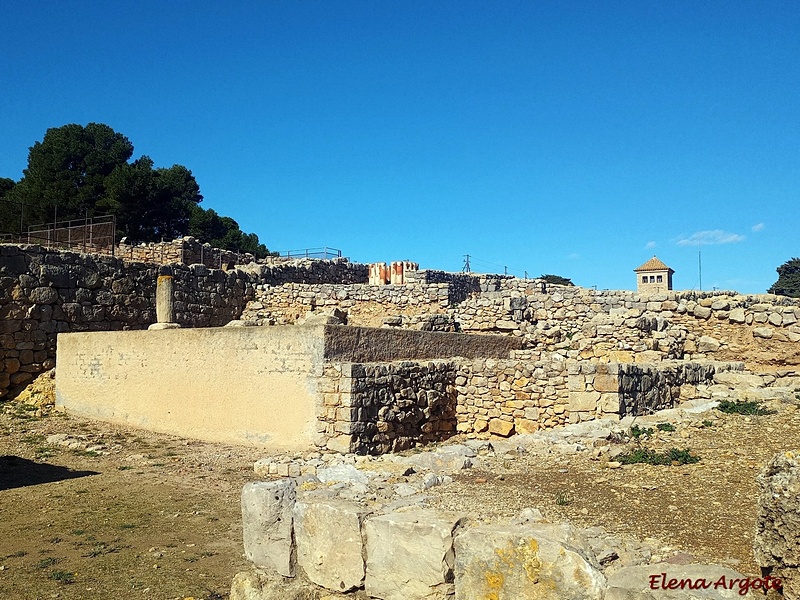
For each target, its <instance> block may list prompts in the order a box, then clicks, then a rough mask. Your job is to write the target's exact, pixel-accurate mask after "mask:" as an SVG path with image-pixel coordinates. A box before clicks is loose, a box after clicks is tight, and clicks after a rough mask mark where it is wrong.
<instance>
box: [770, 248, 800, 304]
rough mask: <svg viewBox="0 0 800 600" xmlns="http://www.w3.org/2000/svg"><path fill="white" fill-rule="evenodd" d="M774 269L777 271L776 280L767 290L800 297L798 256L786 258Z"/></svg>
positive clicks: (772, 292) (781, 294)
mask: <svg viewBox="0 0 800 600" xmlns="http://www.w3.org/2000/svg"><path fill="white" fill-rule="evenodd" d="M775 270H776V271H778V281H776V282H775V283H773V284H772V287H771V288H769V289H768V290H767V292H768V293H770V294H778V295H780V296H791V297H792V298H800V258H792V259H790V260H787V261H786V262H785V263H783V264H782V265H781V266H780V267H778V268H777V269H775Z"/></svg>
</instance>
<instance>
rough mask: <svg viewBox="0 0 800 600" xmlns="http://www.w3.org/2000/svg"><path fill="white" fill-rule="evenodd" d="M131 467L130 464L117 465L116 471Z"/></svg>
mask: <svg viewBox="0 0 800 600" xmlns="http://www.w3.org/2000/svg"><path fill="white" fill-rule="evenodd" d="M132 468H133V467H132V466H130V465H120V466H118V467H117V470H118V471H127V470H129V469H132Z"/></svg>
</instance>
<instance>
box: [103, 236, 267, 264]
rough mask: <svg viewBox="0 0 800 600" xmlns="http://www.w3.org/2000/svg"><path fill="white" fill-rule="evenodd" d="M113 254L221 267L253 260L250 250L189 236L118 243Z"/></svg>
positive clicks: (145, 260) (134, 259) (127, 258)
mask: <svg viewBox="0 0 800 600" xmlns="http://www.w3.org/2000/svg"><path fill="white" fill-rule="evenodd" d="M114 255H115V256H116V257H117V258H121V259H122V260H125V261H127V262H143V263H151V264H158V265H173V264H184V265H194V264H200V265H204V266H206V267H208V268H210V269H224V270H228V269H230V268H233V267H234V266H235V265H246V264H249V263H252V262H254V261H255V257H254V256H253V255H252V254H248V253H243V252H233V251H231V250H224V249H221V248H213V247H212V246H211V244H203V243H201V242H200V241H198V240H196V239H195V238H193V237H191V236H186V237H183V238H179V239H177V240H172V241H170V242H148V243H141V244H118V245H117V246H116V248H115V249H114Z"/></svg>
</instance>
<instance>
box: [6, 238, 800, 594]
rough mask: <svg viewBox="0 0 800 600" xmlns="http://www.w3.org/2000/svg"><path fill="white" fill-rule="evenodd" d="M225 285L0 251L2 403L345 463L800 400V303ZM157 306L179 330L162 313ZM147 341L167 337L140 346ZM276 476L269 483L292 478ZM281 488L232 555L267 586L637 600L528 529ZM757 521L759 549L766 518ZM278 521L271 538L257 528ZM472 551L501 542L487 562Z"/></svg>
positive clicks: (254, 506)
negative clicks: (335, 525) (46, 394)
mask: <svg viewBox="0 0 800 600" xmlns="http://www.w3.org/2000/svg"><path fill="white" fill-rule="evenodd" d="M224 266H225V267H226V269H210V268H208V267H207V266H205V265H203V264H190V265H186V264H181V263H175V264H172V265H171V266H170V270H171V272H170V273H169V274H166V273H164V272H162V271H161V268H162V267H161V266H160V265H159V264H155V263H150V262H133V261H129V260H126V259H125V258H119V257H95V256H90V255H83V254H76V253H70V252H56V251H51V250H46V249H43V248H40V247H37V246H0V290H1V291H2V295H0V316H1V317H2V320H0V348H1V349H2V350H0V352H2V354H0V368H1V369H2V370H0V397H2V396H8V395H13V394H14V393H15V392H16V391H17V390H19V389H20V388H21V387H23V386H24V385H25V384H27V383H28V382H30V381H31V380H32V379H33V378H34V377H35V376H36V375H37V374H39V373H41V372H43V371H46V370H49V369H51V368H53V367H54V366H57V368H56V387H57V397H58V404H59V405H60V406H61V407H62V408H63V409H65V410H67V411H72V412H74V413H76V414H82V415H86V416H91V417H93V418H98V419H106V420H109V421H113V422H125V423H128V424H132V425H135V426H139V427H146V428H150V429H154V430H159V431H165V432H169V433H175V434H178V435H182V436H187V437H196V438H199V439H207V440H214V441H235V442H237V443H246V444H252V445H259V446H263V447H265V448H273V449H295V450H299V449H302V450H307V451H312V452H321V453H333V452H339V453H352V454H353V455H356V456H357V455H382V454H386V453H391V452H395V451H399V450H404V449H409V448H411V447H414V446H418V445H424V444H427V443H431V442H438V441H443V440H446V439H448V438H450V437H452V436H454V435H457V434H458V435H461V436H463V438H464V439H466V440H474V441H476V442H480V441H481V440H486V439H494V440H502V439H506V438H509V437H511V436H514V435H515V434H519V435H520V439H522V438H524V437H525V436H531V435H536V434H539V433H541V432H546V431H549V430H551V429H553V428H555V427H558V426H571V427H584V426H585V427H594V426H595V424H597V426H601V427H606V426H611V425H612V424H614V423H619V422H620V419H624V418H631V417H634V416H638V415H647V414H652V413H653V412H655V411H658V410H662V409H674V408H675V407H681V406H690V405H691V404H692V403H696V402H707V401H709V400H711V399H712V398H711V395H712V393H711V392H710V391H709V390H710V389H711V384H712V383H716V384H718V383H719V382H720V381H724V380H725V378H728V379H729V380H731V381H733V380H734V379H737V378H744V379H746V378H747V377H749V376H751V375H750V373H751V372H758V371H760V370H762V369H763V368H764V367H765V366H766V365H769V366H770V369H769V373H768V374H765V375H764V376H763V377H761V376H759V377H758V379H759V380H760V381H761V382H762V383H764V385H765V386H766V393H775V394H778V393H780V392H779V390H781V389H788V387H790V386H794V385H796V382H797V372H796V371H795V365H797V364H798V361H800V353H799V352H798V350H800V345H798V342H800V325H798V319H799V318H800V302H798V301H797V300H794V299H790V298H785V297H778V296H771V295H740V294H736V293H734V292H725V291H713V292H695V291H683V292H681V291H672V290H664V291H661V290H658V291H656V292H654V293H644V292H639V291H637V292H633V291H609V290H594V289H584V288H579V287H572V286H557V285H550V284H547V283H546V282H544V281H540V280H520V279H517V278H513V277H507V276H499V275H473V274H468V273H445V272H441V271H429V270H420V269H419V268H418V266H417V265H416V264H414V263H409V262H400V263H392V265H391V266H390V267H386V266H385V265H380V264H379V265H377V266H375V265H373V266H368V265H360V264H355V263H350V262H348V261H347V260H346V259H338V260H333V261H314V260H301V261H287V262H283V263H279V264H259V263H257V262H253V261H251V262H249V264H247V265H241V266H232V265H230V264H227V265H224ZM647 276H648V284H649V283H650V282H649V277H650V275H649V274H648V275H647ZM159 281H160V285H159ZM654 283H658V282H654ZM662 283H664V281H663V279H662ZM159 298H161V302H159ZM165 298H167V299H169V300H171V310H167V311H166V312H165V313H164V314H160V312H161V311H160V310H159V306H162V307H163V303H164V299H165ZM157 322H163V323H174V324H176V325H180V328H172V329H166V330H162V331H145V330H146V329H147V328H149V327H150V326H152V325H153V324H155V323H157ZM345 322H346V323H347V324H346V325H345V324H343V323H345ZM224 325H230V326H229V327H223V326H224ZM155 329H161V328H160V327H156V328H155ZM776 364H777V365H779V368H775V365H776ZM760 389H761V388H760ZM762 391H763V390H762ZM759 393H762V392H759ZM465 452H466V451H465ZM450 458H452V457H450ZM461 459H462V460H463V459H464V456H461ZM456 460H458V456H456ZM273 466H275V471H273V470H272V467H273ZM278 467H279V465H274V464H270V465H269V466H268V467H265V469H266V471H265V474H268V475H284V476H288V475H294V476H298V475H301V474H303V473H302V470H301V467H296V468H295V470H294V471H293V468H292V467H291V466H288V467H287V468H286V469H285V471H284V470H283V468H282V467H281V468H280V470H279V469H278ZM308 474H309V475H311V473H308ZM434 475H435V474H434ZM314 476H315V477H318V476H319V473H318V472H317V473H315V474H314ZM340 476H341V475H340ZM436 476H437V477H438V476H439V475H436ZM353 477H357V476H356V475H353ZM765 485H767V484H765ZM295 486H296V484H295V483H294V482H292V481H291V480H289V479H287V480H280V481H274V482H268V483H263V482H262V483H259V484H253V486H252V487H251V488H246V490H245V494H244V495H243V509H244V514H245V549H246V552H247V553H248V556H250V557H251V559H252V560H253V561H254V562H255V563H256V564H257V565H259V566H260V568H261V569H262V570H266V571H265V572H272V574H273V575H276V576H277V575H280V576H281V577H288V576H290V575H292V574H294V569H298V567H299V569H300V570H301V571H302V573H304V574H305V576H307V577H308V578H309V579H310V580H311V581H312V582H315V583H316V584H317V585H319V586H322V587H325V588H328V589H330V590H332V591H333V590H335V591H337V592H341V591H345V590H348V589H362V588H363V589H364V590H365V593H367V594H368V595H371V596H373V597H377V598H416V597H419V598H439V597H441V598H445V597H449V595H450V594H451V593H452V592H453V591H454V590H455V594H456V597H457V598H459V597H460V598H471V597H493V596H491V595H492V594H495V596H496V597H498V598H499V597H509V598H510V597H522V596H519V595H517V596H514V595H513V594H514V593H515V592H513V591H509V590H513V589H515V588H509V587H504V585H505V583H502V582H508V585H512V583H510V582H514V581H517V582H521V583H519V585H523V583H524V579H525V577H528V576H530V573H531V572H532V571H531V569H532V568H533V566H532V565H534V563H535V564H538V565H539V566H538V567H536V569H540V568H545V567H544V565H547V567H546V568H547V569H549V570H548V571H547V573H548V575H547V577H545V578H544V579H542V581H547V582H550V583H548V586H550V587H549V588H548V589H550V590H551V592H552V593H550V595H543V596H541V597H547V598H550V597H552V598H556V597H559V598H583V597H586V598H595V597H597V598H599V597H602V596H603V595H604V594H605V598H606V600H610V599H611V598H620V599H621V598H628V599H630V598H641V599H645V598H650V596H647V595H646V594H645V595H643V594H644V592H642V593H641V594H639V595H635V594H634V595H631V594H633V592H631V590H630V588H629V586H628V587H626V585H623V584H622V583H619V584H614V585H611V583H612V580H611V579H610V578H607V577H606V576H605V575H603V574H602V572H601V570H600V569H599V568H598V565H597V564H596V562H593V561H596V557H595V558H594V559H593V558H592V554H591V553H590V552H588V551H587V550H586V547H585V545H582V542H579V541H576V540H579V538H580V532H574V531H568V532H567V531H562V530H559V529H558V528H557V527H556V526H555V525H552V524H539V523H538V522H537V521H536V520H535V519H533V520H529V521H526V523H528V524H525V525H524V527H523V526H522V525H519V524H518V525H515V526H514V527H511V528H510V529H509V528H505V529H503V528H501V529H502V531H499V530H495V529H492V528H491V527H489V528H487V529H480V528H477V529H472V528H470V527H467V523H466V521H463V520H462V515H441V514H425V513H422V514H419V515H417V514H410V513H405V512H403V511H402V510H401V511H400V512H399V514H398V512H397V507H384V508H383V509H382V510H381V512H380V513H379V514H373V515H372V516H368V515H366V514H365V513H364V512H363V510H362V508H359V506H350V505H345V506H342V505H340V504H338V503H337V502H338V501H336V502H334V501H330V502H329V501H328V500H329V499H328V500H325V499H321V500H320V501H319V502H317V501H316V500H315V501H310V500H309V499H308V498H304V497H300V498H299V499H298V498H297V496H296V488H295ZM271 498H274V501H273V500H271ZM323 500H324V501H323ZM765 510H766V511H767V512H765V516H764V523H765V525H764V531H765V532H766V531H768V530H769V529H770V527H772V525H770V524H769V523H776V522H777V517H774V516H770V515H774V514H776V513H775V511H774V510H773V511H772V512H771V513H770V512H769V511H770V510H772V509H770V508H769V507H766V505H765ZM781 514H783V513H781ZM276 515H278V516H280V523H281V525H280V527H279V530H275V531H272V529H270V528H269V527H265V526H262V524H263V523H266V522H275V518H277V517H275V516H276ZM273 517H275V518H273ZM781 518H782V519H783V518H784V517H781ZM331 521H336V522H341V524H342V526H343V527H350V529H349V530H347V531H342V532H339V533H335V535H334V538H335V539H336V540H337V542H341V543H340V544H334V545H333V546H332V547H331V550H330V552H332V553H334V552H339V551H341V552H342V553H344V554H347V553H350V554H349V556H351V559H352V560H351V559H348V558H344V557H343V558H341V560H339V559H337V560H335V561H332V562H331V560H330V559H328V558H327V557H325V556H321V555H320V554H319V551H318V550H315V549H318V548H324V547H326V546H325V544H326V543H328V542H326V541H325V540H323V539H321V538H319V537H318V536H317V537H315V534H314V533H313V532H314V531H317V530H316V529H314V526H313V524H314V523H319V522H331ZM781 522H785V521H781ZM260 523H261V524H260ZM248 532H249V533H248ZM329 534H330V533H329ZM329 534H326V535H329ZM330 535H333V534H330ZM405 536H410V537H411V538H414V539H424V540H426V543H425V545H424V546H425V548H426V549H427V550H428V551H429V553H424V552H422V549H420V548H417V547H416V546H414V550H413V551H410V552H409V557H410V559H415V558H417V559H419V560H418V562H413V560H412V570H415V571H416V573H417V575H418V580H415V581H419V582H421V583H419V585H420V586H421V587H420V588H419V590H420V591H419V593H418V594H417V593H416V592H415V593H414V594H412V595H409V594H410V593H411V592H409V590H410V589H412V588H408V587H404V586H405V585H406V584H403V586H401V585H400V584H398V583H396V582H395V579H393V575H392V574H393V572H394V571H395V570H396V568H397V567H396V565H397V564H400V562H402V561H399V559H398V558H397V556H396V555H391V556H390V555H386V554H385V553H384V550H383V548H385V547H386V545H387V544H386V543H384V542H381V543H380V544H377V545H376V544H374V543H373V542H374V540H375V539H382V540H387V539H388V540H394V541H391V543H390V544H388V545H389V546H391V547H397V548H403V547H405V546H403V544H404V543H405V542H403V540H404V539H406V537H405ZM273 538H274V539H273ZM344 540H351V541H352V545H347V544H345V543H344ZM370 540H372V541H370ZM476 540H483V541H485V540H497V543H496V544H495V545H493V546H491V547H490V548H489V549H486V548H484V547H478V546H477V545H476ZM273 541H274V542H275V544H277V545H273ZM781 543H782V542H781V541H780V540H771V539H767V538H766V537H764V539H763V543H762V547H763V548H764V550H763V553H762V556H763V557H764V558H763V560H764V564H765V567H769V568H773V569H774V570H775V572H779V573H785V569H786V568H787V565H788V567H789V568H794V566H795V565H796V562H795V563H793V562H792V560H793V559H790V558H787V556H788V555H787V554H786V553H785V552H784V553H783V554H781V553H780V552H779V551H778V550H776V548H778V547H779V546H780V544H781ZM274 548H277V550H275V549H274ZM504 549H505V550H504ZM315 552H316V554H315ZM487 552H488V554H487ZM498 552H501V554H502V553H503V552H506V554H503V556H507V560H505V559H504V560H505V562H503V565H505V566H503V565H499V564H498V565H497V568H494V567H491V568H489V567H487V569H488V570H487V569H484V570H481V571H480V572H477V573H475V572H473V571H471V567H470V565H473V564H475V563H476V562H481V561H482V562H481V564H483V563H484V562H485V563H486V564H487V565H488V564H489V562H491V561H489V556H499V554H498ZM336 556H338V555H336ZM564 556H566V557H568V559H560V558H557V557H564ZM359 557H360V558H361V559H364V560H363V561H362V563H363V564H361V566H360V567H359V566H358V565H359ZM398 561H399V562H398ZM531 561H533V562H531ZM536 561H539V562H538V563H537V562H536ZM559 561H562V562H559ZM563 561H566V562H563ZM322 563H328V564H329V565H335V568H334V567H333V566H331V568H330V569H328V568H325V569H322V568H321V567H320V565H321V564H322ZM555 564H558V565H560V566H558V568H559V569H564V570H569V572H570V573H572V574H573V575H574V573H576V572H579V573H582V575H581V576H580V577H579V579H580V581H581V589H583V590H595V591H590V592H579V591H577V590H574V589H573V588H570V587H569V585H570V583H569V582H570V581H572V579H571V578H572V575H570V576H569V577H568V576H566V575H564V574H563V573H564V572H566V571H563V572H562V571H558V570H557V569H556V567H555V566H553V565H555ZM314 565H316V567H315V566H314ZM501 567H502V568H501ZM506 567H507V568H506ZM315 569H317V570H318V571H319V572H317V571H315ZM331 569H332V570H331ZM337 569H338V570H337ZM504 569H505V570H504ZM520 569H521V570H520ZM536 569H534V570H535V571H536ZM536 573H540V571H536ZM559 573H560V574H559ZM262 575H263V573H262ZM538 576H539V575H537V577H538ZM542 577H544V575H542ZM470 578H473V579H475V578H477V579H475V580H476V581H477V580H478V579H481V578H483V579H482V581H484V582H485V583H486V585H488V587H487V588H486V589H483V588H480V586H478V585H477V584H474V585H473V584H470V585H469V586H467V587H468V588H469V589H470V590H473V589H483V591H482V592H481V593H482V594H483V595H482V596H475V595H469V593H467V592H465V591H463V590H464V589H467V588H463V587H462V588H461V589H462V591H461V592H459V581H461V582H464V581H468V580H470V581H471V579H470ZM788 579H790V578H788ZM393 582H394V583H393ZM492 582H495V583H492ZM498 582H500V583H498ZM573 583H574V582H573ZM285 584H286V581H283V583H281V585H284V586H285ZM551 584H552V585H551ZM268 585H271V584H267V583H265V580H263V578H262V576H261V575H252V574H251V575H242V576H241V577H239V578H238V579H237V582H235V583H234V590H237V589H238V590H239V591H238V592H236V593H239V594H240V596H238V597H242V598H245V597H247V598H251V597H269V596H255V595H252V594H255V593H256V592H252V590H253V589H255V587H258V588H259V589H262V588H264V586H268ZM409 585H410V584H409ZM415 585H416V584H415ZM514 585H517V584H514ZM392 586H394V587H392ZM565 586H567V587H565ZM615 586H616V587H617V588H619V590H621V591H616V592H615V591H613V589H612V588H614V587H615ZM523 587H524V586H523ZM545 587H547V586H545ZM264 589H266V588H264ZM286 589H288V588H286ZM401 589H402V590H403V591H400V590H401ZM520 589H522V588H520ZM247 590H251V591H247ZM552 590H555V591H552ZM251 592H252V594H251ZM501 592H502V593H501ZM258 593H261V592H258ZM265 593H266V592H265ZM470 593H471V592H470ZM476 593H477V592H476ZM519 593H522V592H519ZM637 593H639V592H637ZM247 594H251V595H250V596H248V595H247ZM509 594H511V595H509ZM559 594H561V595H559ZM615 594H616V595H615ZM233 597H236V596H233ZM676 597H677V596H676ZM681 597H683V596H681ZM713 597H727V596H713ZM730 597H734V596H730Z"/></svg>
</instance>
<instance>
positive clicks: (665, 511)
mask: <svg viewBox="0 0 800 600" xmlns="http://www.w3.org/2000/svg"><path fill="white" fill-rule="evenodd" d="M5 410H6V412H2V411H3V405H0V597H2V598H20V599H38V598H42V599H44V598H64V599H68V598H74V599H84V598H85V599H93V598H97V599H107V598H111V597H114V598H132V599H136V598H148V599H149V598H163V599H170V598H179V599H183V598H190V597H193V598H196V599H199V598H203V599H209V600H213V599H218V598H225V597H227V593H228V589H229V587H230V582H231V579H232V577H233V575H234V574H235V573H236V572H237V571H240V570H243V569H244V568H246V563H245V561H244V559H243V557H242V543H241V517H240V512H239V494H240V491H241V487H242V485H243V484H244V483H245V482H247V481H250V480H252V479H253V478H254V476H253V472H252V464H253V461H254V460H256V459H258V458H261V457H262V456H263V455H264V453H263V452H261V451H258V450H255V449H248V448H237V447H229V446H222V445H215V444H205V443H200V442H194V441H188V442H187V441H186V440H182V439H178V438H173V437H169V436H162V435H157V434H151V433H146V432H142V431H137V430H132V429H125V428H120V427H114V426H110V425H106V424H102V423H97V422H91V421H86V420H83V419H78V418H73V417H67V416H64V415H60V414H51V415H49V416H48V415H45V416H42V417H39V418H37V417H36V416H34V415H35V413H34V412H33V411H34V410H35V409H33V410H28V409H24V408H23V405H21V404H19V403H13V404H6V405H5ZM709 418H712V419H713V421H714V422H713V425H706V426H702V425H701V424H700V421H701V420H708V419H709ZM53 434H67V435H69V436H72V437H70V438H69V439H67V440H65V442H64V443H70V440H73V439H77V440H79V441H80V443H81V446H82V447H81V448H73V449H70V448H68V447H65V446H63V445H54V444H48V443H46V442H45V440H46V438H47V437H48V436H50V435H53ZM78 436H83V437H78ZM646 444H648V445H649V446H650V447H653V448H656V449H658V448H668V447H672V446H675V447H679V448H686V447H688V448H689V449H691V450H692V452H693V453H694V454H696V455H698V456H700V457H701V459H702V460H701V461H700V463H697V464H694V465H687V466H673V467H663V466H662V467H658V466H647V465H632V466H623V467H621V468H617V469H609V468H605V467H604V461H603V460H592V458H591V456H590V453H589V452H582V453H579V454H568V455H559V454H548V455H545V456H541V455H522V456H505V457H497V458H491V459H487V462H486V467H484V468H483V469H482V470H475V471H465V472H464V473H465V474H463V475H459V476H457V477H456V481H455V482H454V483H453V484H450V485H447V486H442V487H438V488H434V490H433V492H434V498H433V502H434V504H436V505H438V506H441V507H444V508H451V509H456V510H467V511H468V512H472V513H475V512H479V513H480V514H481V515H484V516H487V517H499V516H513V515H515V514H517V513H518V512H519V510H521V509H522V508H525V507H539V508H541V509H542V510H543V511H544V512H545V514H546V515H547V516H548V517H549V518H550V519H553V520H555V519H562V518H563V519H568V520H571V521H573V522H574V523H576V524H580V525H586V526H592V525H602V526H603V527H605V528H606V529H607V530H609V531H611V532H615V533H623V534H630V535H633V536H635V537H637V538H639V539H644V538H646V537H655V538H657V539H660V540H662V541H663V542H664V543H666V544H668V545H669V546H670V547H672V548H674V549H681V550H684V551H686V552H688V553H690V554H691V555H693V556H694V557H696V558H697V559H698V560H713V561H717V562H723V563H727V564H729V565H730V566H732V567H734V568H736V569H737V570H739V571H741V572H744V573H748V574H755V573H757V569H756V566H755V564H754V563H753V560H752V557H751V555H750V546H751V543H752V536H753V531H754V526H755V514H756V512H755V510H756V497H755V483H754V479H755V476H756V474H757V473H758V470H759V469H760V468H761V467H762V466H763V465H764V464H765V463H766V462H767V461H768V460H769V459H770V458H771V457H772V456H773V454H775V453H776V452H779V451H782V450H786V449H790V448H800V411H798V410H797V409H796V407H795V406H794V405H781V407H780V411H779V413H778V414H777V415H772V416H764V417H742V416H735V415H721V414H720V413H717V412H716V411H715V412H714V413H706V414H704V415H701V416H699V417H698V420H697V422H696V423H695V424H690V423H684V424H679V425H678V427H677V431H675V432H658V433H657V434H656V436H655V439H653V440H651V441H649V442H646ZM93 445H99V446H100V451H101V452H105V453H107V454H100V455H98V454H96V452H95V451H92V450H91V448H92V447H93ZM87 446H88V448H89V450H88V451H87ZM667 554H669V551H668V550H665V555H667Z"/></svg>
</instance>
